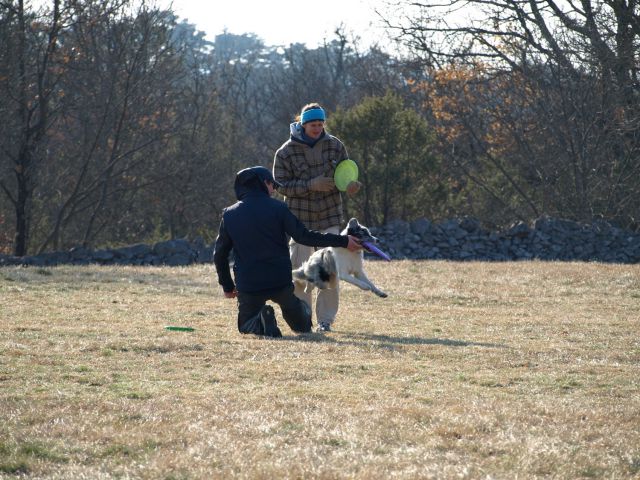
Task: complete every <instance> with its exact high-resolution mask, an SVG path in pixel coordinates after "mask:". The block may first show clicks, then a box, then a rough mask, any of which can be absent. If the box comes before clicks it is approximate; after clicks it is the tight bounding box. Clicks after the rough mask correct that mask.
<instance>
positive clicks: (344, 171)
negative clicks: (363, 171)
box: [333, 158, 358, 192]
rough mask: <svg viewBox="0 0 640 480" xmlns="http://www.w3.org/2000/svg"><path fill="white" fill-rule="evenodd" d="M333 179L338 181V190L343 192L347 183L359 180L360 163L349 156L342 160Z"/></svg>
mask: <svg viewBox="0 0 640 480" xmlns="http://www.w3.org/2000/svg"><path fill="white" fill-rule="evenodd" d="M333 180H334V182H336V187H337V188H338V190H340V191H341V192H344V191H346V190H347V185H349V184H350V183H351V182H355V181H356V180H358V165H357V164H356V162H354V161H353V160H350V159H348V158H347V159H346V160H343V161H341V162H340V163H339V164H338V166H337V167H336V171H335V172H334V174H333Z"/></svg>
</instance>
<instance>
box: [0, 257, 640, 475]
mask: <svg viewBox="0 0 640 480" xmlns="http://www.w3.org/2000/svg"><path fill="white" fill-rule="evenodd" d="M368 271H369V274H370V277H371V278H372V279H374V280H375V281H376V283H378V284H379V286H380V287H381V288H382V289H383V290H385V291H386V292H387V293H389V295H390V296H389V298H387V299H379V298H377V297H375V296H373V295H371V294H367V293H366V292H362V291H360V290H357V289H355V288H353V287H351V286H350V285H346V286H344V285H343V292H342V305H341V312H340V314H339V318H338V320H337V322H336V324H335V331H334V332H333V333H330V334H327V335H321V334H308V335H302V336H297V335H294V334H292V333H291V332H290V330H289V329H288V328H287V327H286V325H283V326H282V330H283V333H284V335H285V337H284V338H283V339H279V340H269V339H263V338H258V337H253V336H242V335H240V334H239V333H237V331H236V322H235V308H236V305H235V301H233V300H227V299H224V298H223V297H222V295H221V294H220V290H219V288H218V286H217V285H216V284H215V275H214V272H213V270H212V267H210V266H199V267H188V268H152V267H113V268H111V267H56V268H45V269H43V268H38V269H33V268H17V267H16V268H13V267H12V268H2V269H0V329H1V331H2V334H0V420H1V421H0V478H2V479H5V478H34V479H35V478H38V479H40V478H47V479H79V478H90V479H112V478H136V479H137V478H140V479H165V480H169V479H176V480H178V479H181V480H187V479H210V478H229V477H233V478H258V479H261V478H263V479H267V478H290V479H302V478H304V479H308V478H319V479H347V478H349V479H388V478H403V479H405V478H406V479H409V478H411V479H413V478H434V479H449V478H451V479H453V478H456V479H458V478H463V479H464V478H468V479H476V478H494V479H514V478H527V479H528V478H532V479H537V478H539V479H548V478H554V479H575V478H585V479H590V478H598V479H600V478H610V479H621V478H639V477H640V388H639V387H640V375H639V365H640V337H639V335H638V333H639V332H640V313H639V312H640V266H638V265H603V264H583V263H543V262H520V263H453V262H410V261H398V262H392V263H391V264H388V263H383V262H369V263H368ZM276 312H277V314H279V310H278V309H276ZM165 325H188V326H192V327H194V328H195V329H196V330H195V331H194V332H169V331H166V330H164V328H163V327H164V326H165Z"/></svg>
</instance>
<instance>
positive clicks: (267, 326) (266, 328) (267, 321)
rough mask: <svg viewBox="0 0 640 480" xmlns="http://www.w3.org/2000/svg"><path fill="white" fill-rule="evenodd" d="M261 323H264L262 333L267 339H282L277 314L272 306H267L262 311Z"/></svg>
mask: <svg viewBox="0 0 640 480" xmlns="http://www.w3.org/2000/svg"><path fill="white" fill-rule="evenodd" d="M260 322H262V331H263V332H264V333H263V335H264V336H265V337H273V338H280V337H282V332H281V331H280V329H279V328H278V323H277V322H276V314H275V312H274V311H273V307H272V306H271V305H265V306H264V307H262V310H261V311H260Z"/></svg>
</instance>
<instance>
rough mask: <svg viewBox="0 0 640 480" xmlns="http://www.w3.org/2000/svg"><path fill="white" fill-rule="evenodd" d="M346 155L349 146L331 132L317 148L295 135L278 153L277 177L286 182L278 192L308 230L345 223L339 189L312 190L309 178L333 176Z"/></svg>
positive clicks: (338, 225)
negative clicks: (343, 221)
mask: <svg viewBox="0 0 640 480" xmlns="http://www.w3.org/2000/svg"><path fill="white" fill-rule="evenodd" d="M293 131H294V128H293V126H292V132H293ZM292 136H293V135H292ZM346 158H348V157H347V149H346V148H345V146H344V145H343V144H342V142H341V141H340V140H338V139H337V138H336V137H334V136H332V135H329V134H328V133H325V135H324V137H323V138H321V139H320V140H319V141H318V143H316V144H315V145H314V146H313V148H311V147H310V146H309V145H307V144H305V143H301V142H298V141H296V140H295V139H292V138H291V139H289V140H287V141H286V142H284V144H283V145H282V146H281V147H280V148H279V149H278V151H277V152H276V154H275V157H274V159H273V176H274V178H275V179H276V180H277V181H278V182H280V183H281V184H282V187H281V188H279V189H278V192H279V193H281V194H282V195H284V196H285V202H286V203H287V205H288V206H289V209H290V210H291V211H292V212H293V214H294V215H295V216H296V217H298V218H299V219H300V220H301V221H302V223H304V225H305V226H306V227H307V228H308V229H311V230H325V229H327V228H329V227H336V226H337V227H340V225H341V224H342V197H341V196H340V192H339V191H338V189H337V188H335V187H334V188H333V189H332V190H331V191H329V192H313V191H310V190H309V180H311V179H312V178H314V177H317V176H318V175H325V176H327V177H331V178H333V172H334V171H335V168H336V165H337V164H338V163H339V162H340V161H342V160H344V159H346Z"/></svg>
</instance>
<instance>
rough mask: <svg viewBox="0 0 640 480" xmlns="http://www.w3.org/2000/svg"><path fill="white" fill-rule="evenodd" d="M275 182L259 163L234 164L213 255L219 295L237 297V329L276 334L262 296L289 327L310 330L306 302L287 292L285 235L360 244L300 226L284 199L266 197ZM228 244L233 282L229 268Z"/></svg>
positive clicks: (315, 242) (325, 243)
mask: <svg viewBox="0 0 640 480" xmlns="http://www.w3.org/2000/svg"><path fill="white" fill-rule="evenodd" d="M279 186H280V185H279V184H278V182H276V181H275V180H274V178H273V175H272V174H271V172H270V171H269V170H268V169H266V168H264V167H251V168H245V169H244V170H240V171H239V172H238V173H237V174H236V179H235V183H234V190H235V193H236V198H237V199H238V201H237V202H236V203H235V204H233V205H231V206H230V207H227V208H225V209H224V213H223V215H222V220H221V222H220V228H219V232H218V237H217V239H216V243H215V249H214V254H213V261H214V263H215V266H216V272H217V274H218V283H219V284H220V285H221V286H222V289H223V291H224V295H225V297H227V298H237V299H238V330H239V331H240V332H241V333H253V334H256V335H265V336H268V337H281V336H282V333H281V332H280V329H279V328H278V325H277V321H276V318H275V313H274V311H273V307H271V306H270V305H267V304H266V302H267V301H268V300H271V301H273V302H275V303H277V304H278V305H279V306H280V309H281V310H282V315H283V317H284V320H285V321H286V322H287V324H288V325H289V327H291V329H292V330H293V331H295V332H299V333H305V332H309V331H311V308H310V307H309V305H308V304H306V303H305V302H304V301H302V300H300V299H299V298H298V297H296V296H295V295H294V293H293V289H294V287H293V279H292V276H291V270H292V266H291V260H290V258H289V249H288V246H287V242H288V237H287V236H290V237H291V238H293V239H295V241H296V242H297V243H300V244H302V245H309V246H317V247H344V248H348V249H349V250H352V251H354V250H358V249H360V248H361V246H360V244H359V243H358V241H357V239H355V238H354V237H351V236H347V235H333V234H323V233H319V232H313V231H309V230H308V229H307V228H305V226H304V225H303V224H302V223H301V222H300V220H298V219H297V218H296V217H295V215H293V213H291V211H290V210H289V208H288V207H287V205H286V204H285V203H283V202H281V201H279V200H276V199H274V198H271V195H272V194H273V191H274V189H275V188H277V187H279ZM232 249H233V251H234V265H233V270H234V276H235V282H234V280H233V278H232V277H231V271H230V268H229V255H230V253H231V250H232Z"/></svg>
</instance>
